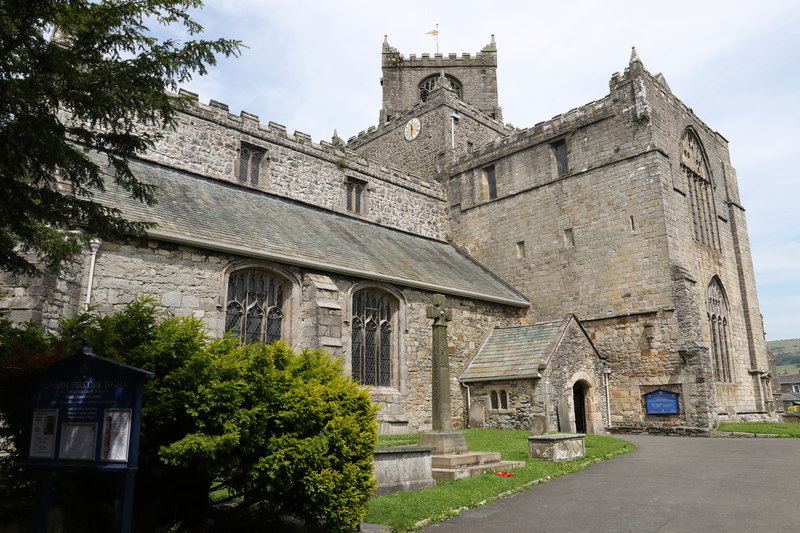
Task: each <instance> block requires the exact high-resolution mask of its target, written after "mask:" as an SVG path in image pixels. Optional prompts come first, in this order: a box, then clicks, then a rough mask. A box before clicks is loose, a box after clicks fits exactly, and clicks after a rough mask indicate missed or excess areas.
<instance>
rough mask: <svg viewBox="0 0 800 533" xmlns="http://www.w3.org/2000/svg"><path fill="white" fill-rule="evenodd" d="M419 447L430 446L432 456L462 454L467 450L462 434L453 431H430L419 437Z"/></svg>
mask: <svg viewBox="0 0 800 533" xmlns="http://www.w3.org/2000/svg"><path fill="white" fill-rule="evenodd" d="M419 445H420V446H430V447H431V448H432V449H433V453H434V454H440V455H441V454H443V453H462V452H466V451H468V450H469V448H467V438H466V437H465V436H464V434H463V433H455V432H453V431H431V432H429V433H423V434H422V435H420V436H419Z"/></svg>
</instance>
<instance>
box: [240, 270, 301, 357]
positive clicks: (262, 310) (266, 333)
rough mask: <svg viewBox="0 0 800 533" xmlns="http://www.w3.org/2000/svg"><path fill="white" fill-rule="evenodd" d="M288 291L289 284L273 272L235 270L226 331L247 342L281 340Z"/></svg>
mask: <svg viewBox="0 0 800 533" xmlns="http://www.w3.org/2000/svg"><path fill="white" fill-rule="evenodd" d="M288 292H289V291H288V286H287V283H286V282H285V281H284V280H283V279H281V278H277V277H275V276H274V275H272V274H271V273H269V272H264V271H261V270H240V271H237V272H233V273H231V275H230V276H229V277H228V294H227V300H226V302H225V332H226V333H230V334H232V335H234V336H236V337H238V338H239V340H241V341H242V342H245V343H248V342H262V341H263V342H268V343H271V342H275V341H277V340H280V339H281V337H283V335H282V332H283V316H284V307H285V303H286V297H287V296H288Z"/></svg>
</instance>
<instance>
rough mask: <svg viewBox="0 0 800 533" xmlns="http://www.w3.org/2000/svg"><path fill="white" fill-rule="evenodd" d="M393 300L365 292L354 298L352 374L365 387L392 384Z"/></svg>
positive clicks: (358, 293)
mask: <svg viewBox="0 0 800 533" xmlns="http://www.w3.org/2000/svg"><path fill="white" fill-rule="evenodd" d="M396 305H397V304H396V299H395V298H394V297H392V296H391V295H389V294H388V293H386V292H383V291H380V290H375V289H366V290H363V291H358V292H357V293H355V294H354V295H353V320H352V337H351V367H350V369H351V371H352V375H353V378H354V379H356V380H358V381H359V382H361V383H363V384H364V385H376V386H381V387H386V386H389V385H391V384H392V359H393V357H394V350H395V348H394V345H395V343H394V342H393V338H392V336H393V331H394V326H393V324H392V323H393V321H394V317H395V309H396Z"/></svg>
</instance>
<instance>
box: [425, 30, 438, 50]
mask: <svg viewBox="0 0 800 533" xmlns="http://www.w3.org/2000/svg"><path fill="white" fill-rule="evenodd" d="M425 35H430V36H431V37H436V53H437V54H438V53H439V25H438V24H437V25H436V29H433V30H431V31H429V32H428V33H426V34H425Z"/></svg>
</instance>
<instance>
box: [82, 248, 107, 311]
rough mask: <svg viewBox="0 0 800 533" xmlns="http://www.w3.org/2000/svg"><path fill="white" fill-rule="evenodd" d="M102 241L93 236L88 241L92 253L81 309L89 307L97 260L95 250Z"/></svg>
mask: <svg viewBox="0 0 800 533" xmlns="http://www.w3.org/2000/svg"><path fill="white" fill-rule="evenodd" d="M101 242H103V241H101V240H100V239H97V238H94V239H91V240H90V241H89V250H90V251H91V253H92V255H91V257H90V258H89V283H88V286H87V287H86V301H85V302H83V310H84V311H87V310H88V309H89V304H90V303H91V301H92V283H93V282H94V264H95V261H96V260H97V250H99V249H100V243H101Z"/></svg>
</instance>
